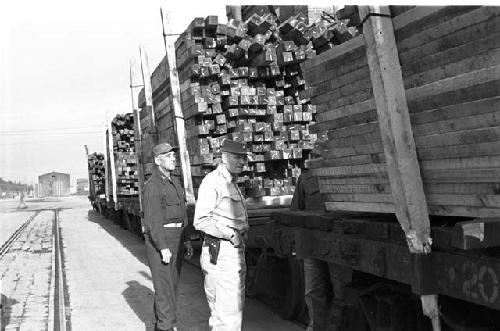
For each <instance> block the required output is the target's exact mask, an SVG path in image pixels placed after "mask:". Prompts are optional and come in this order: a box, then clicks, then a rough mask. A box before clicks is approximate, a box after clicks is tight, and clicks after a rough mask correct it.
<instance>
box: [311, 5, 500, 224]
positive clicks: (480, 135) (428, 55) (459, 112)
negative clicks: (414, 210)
mask: <svg viewBox="0 0 500 331" xmlns="http://www.w3.org/2000/svg"><path fill="white" fill-rule="evenodd" d="M403 9H404V10H399V9H398V8H392V11H393V12H395V13H396V12H397V13H399V15H397V16H395V17H393V18H392V20H393V25H394V28H395V37H396V45H397V51H398V55H399V60H400V65H401V69H402V74H403V81H404V85H405V90H406V91H405V92H406V98H407V101H408V108H409V112H410V119H411V124H412V129H413V136H414V140H415V143H416V148H417V154H418V159H419V163H420V169H421V176H422V180H423V183H424V191H425V194H426V199H427V204H428V206H429V211H430V213H431V214H434V215H449V216H450V215H453V216H471V217H479V216H482V217H484V216H498V215H499V214H500V213H499V210H500V196H499V195H498V194H499V192H500V176H499V175H500V170H499V169H500V129H499V124H500V117H499V113H498V106H499V105H500V89H499V86H500V82H499V79H500V78H499V77H500V53H499V51H498V46H499V45H498V40H499V39H498V27H499V26H500V24H499V23H500V8H498V7H473V6H467V7H457V6H453V7H415V8H403ZM364 45H365V44H364V39H363V36H358V37H356V38H355V39H352V40H350V41H348V42H346V43H343V44H342V45H340V46H336V47H334V48H333V49H332V50H330V51H327V52H325V53H323V54H321V55H319V56H317V57H316V58H314V59H312V60H309V61H307V62H305V63H304V64H303V66H302V69H303V71H304V72H305V74H306V75H305V78H306V81H307V83H308V84H309V88H308V89H307V91H306V92H304V93H303V95H302V96H303V97H308V98H311V101H312V103H314V104H316V105H317V107H318V114H317V118H316V119H317V124H316V125H315V127H314V128H312V129H313V130H314V132H317V133H320V134H324V135H327V136H328V140H327V141H325V142H324V143H323V144H322V149H323V153H322V158H321V159H320V160H318V161H317V162H313V165H314V167H315V169H314V172H315V173H316V175H318V176H319V179H320V190H321V192H322V193H323V194H324V196H325V199H326V206H327V209H329V210H358V211H374V212H394V205H393V199H392V195H391V188H390V185H389V180H388V176H387V169H386V162H385V154H384V149H383V143H382V139H381V134H380V129H379V123H378V116H377V111H376V107H375V102H374V99H373V91H372V85H371V80H370V72H369V68H368V63H367V59H366V51H365V46H364Z"/></svg>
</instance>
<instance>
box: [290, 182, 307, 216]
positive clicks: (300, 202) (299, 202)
mask: <svg viewBox="0 0 500 331" xmlns="http://www.w3.org/2000/svg"><path fill="white" fill-rule="evenodd" d="M302 182H303V178H302V175H300V176H299V179H298V180H297V186H295V192H294V193H293V198H292V203H291V205H290V209H291V210H304V209H305V208H306V206H305V197H304V189H303V187H302V186H303V184H302Z"/></svg>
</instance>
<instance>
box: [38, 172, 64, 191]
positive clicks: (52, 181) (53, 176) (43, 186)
mask: <svg viewBox="0 0 500 331" xmlns="http://www.w3.org/2000/svg"><path fill="white" fill-rule="evenodd" d="M38 184H39V187H38V193H39V197H64V196H69V194H70V178H69V174H65V173H61V172H49V173H48V174H43V175H40V176H38Z"/></svg>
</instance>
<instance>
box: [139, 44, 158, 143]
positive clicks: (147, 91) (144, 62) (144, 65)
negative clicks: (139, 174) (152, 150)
mask: <svg viewBox="0 0 500 331" xmlns="http://www.w3.org/2000/svg"><path fill="white" fill-rule="evenodd" d="M139 55H140V58H141V74H142V82H143V85H144V97H145V99H146V111H147V112H148V115H149V120H150V125H149V128H150V130H149V131H154V132H156V125H155V123H156V121H155V112H154V108H153V88H152V87H151V72H150V71H149V60H148V54H147V53H146V51H145V50H144V47H142V46H139ZM154 140H155V144H156V143H157V142H158V141H157V137H156V134H155V135H154Z"/></svg>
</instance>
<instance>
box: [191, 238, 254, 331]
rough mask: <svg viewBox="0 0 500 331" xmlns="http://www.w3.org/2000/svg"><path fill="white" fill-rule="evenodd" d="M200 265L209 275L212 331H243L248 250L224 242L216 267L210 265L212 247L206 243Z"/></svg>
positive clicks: (207, 280) (209, 305) (206, 290)
mask: <svg viewBox="0 0 500 331" xmlns="http://www.w3.org/2000/svg"><path fill="white" fill-rule="evenodd" d="M200 264H201V269H202V270H203V273H204V274H205V294H206V296H207V301H208V307H209V308H210V319H209V321H208V324H209V328H210V330H212V331H238V330H241V322H242V319H243V306H244V304H245V276H246V265H245V249H244V248H243V247H241V248H235V247H234V246H233V245H232V244H231V243H230V242H229V241H227V240H222V241H221V243H220V251H219V256H218V259H217V264H215V265H214V264H212V263H210V254H209V253H208V246H207V245H206V244H205V243H203V247H202V251H201V257H200Z"/></svg>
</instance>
